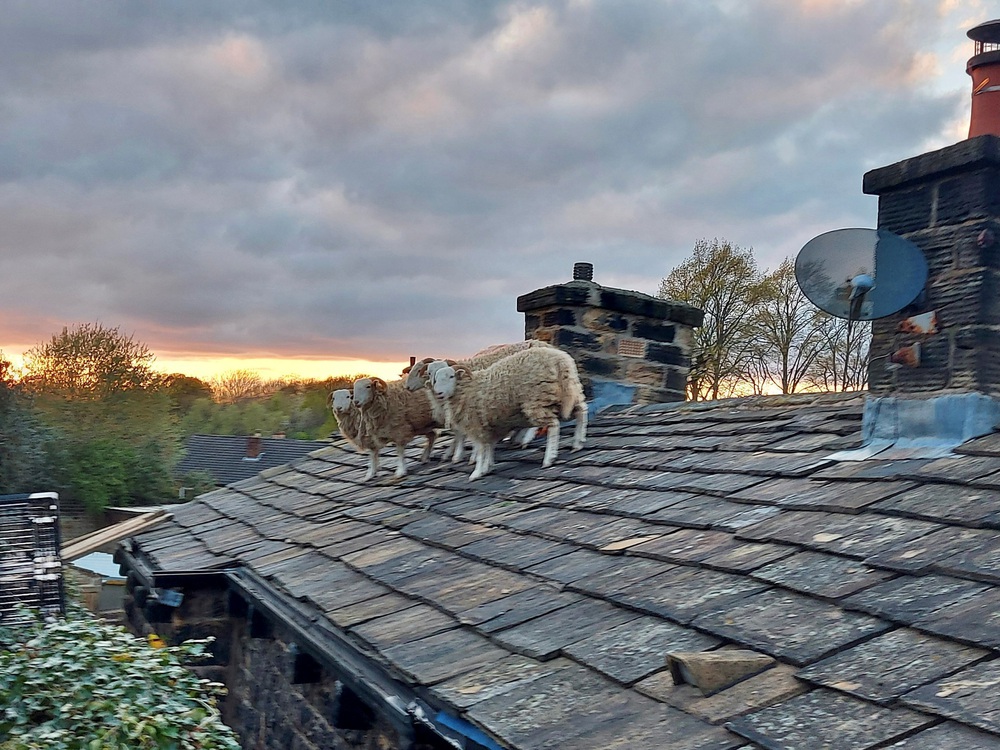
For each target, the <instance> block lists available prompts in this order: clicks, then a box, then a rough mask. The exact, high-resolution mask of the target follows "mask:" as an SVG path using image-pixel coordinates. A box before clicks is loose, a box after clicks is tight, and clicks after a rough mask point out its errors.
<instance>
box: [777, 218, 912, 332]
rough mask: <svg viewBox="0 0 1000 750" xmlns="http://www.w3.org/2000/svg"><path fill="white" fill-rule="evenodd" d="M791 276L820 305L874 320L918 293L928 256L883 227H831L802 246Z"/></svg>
mask: <svg viewBox="0 0 1000 750" xmlns="http://www.w3.org/2000/svg"><path fill="white" fill-rule="evenodd" d="M795 280H796V281H797V282H798V283H799V288H800V289H801V290H802V293H803V294H805V295H806V297H808V298H809V301H810V302H812V303H813V304H814V305H816V307H818V308H819V309H820V310H824V311H826V312H828V313H830V314H831V315H834V316H836V317H838V318H847V319H848V320H875V319H876V318H884V317H886V316H889V315H892V314H893V313H895V312H898V311H900V310H902V309H903V308H904V307H906V306H907V305H908V304H910V303H911V302H913V300H915V299H916V298H917V296H918V295H919V294H920V292H921V291H922V290H923V288H924V284H926V283H927V260H926V259H925V258H924V254H923V251H921V249H920V248H919V247H917V246H916V245H914V244H913V243H912V242H910V241H909V240H905V239H903V238H902V237H900V236H899V235H897V234H893V233H892V232H888V231H886V230H885V229H836V230H834V231H832V232H825V233H824V234H821V235H819V236H818V237H813V238H812V239H811V240H809V242H807V243H806V244H805V245H804V246H803V248H802V249H801V250H800V251H799V254H798V257H796V258H795Z"/></svg>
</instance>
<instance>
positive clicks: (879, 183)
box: [864, 135, 1000, 395]
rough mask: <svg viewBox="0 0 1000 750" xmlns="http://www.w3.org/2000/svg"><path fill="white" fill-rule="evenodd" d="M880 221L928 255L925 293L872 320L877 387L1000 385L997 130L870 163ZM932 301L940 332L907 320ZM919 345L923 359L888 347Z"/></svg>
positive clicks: (870, 187)
mask: <svg viewBox="0 0 1000 750" xmlns="http://www.w3.org/2000/svg"><path fill="white" fill-rule="evenodd" d="M864 191H865V192H866V193H868V194H871V195H877V196H878V197H879V204H878V226H879V228H880V229H887V230H889V231H891V232H894V233H896V234H899V235H901V236H903V237H905V238H906V239H908V240H910V241H912V242H913V243H915V244H916V245H917V246H918V247H920V249H921V250H922V251H923V252H924V255H925V256H926V258H927V264H928V280H927V286H926V294H925V297H924V298H923V299H918V300H917V301H916V303H915V304H913V305H911V306H910V307H908V308H906V309H905V310H903V311H901V312H900V313H898V314H896V315H893V316H890V317H888V318H883V319H881V320H876V321H874V323H873V326H872V347H871V357H872V364H871V367H870V370H869V384H870V388H871V391H872V392H873V393H874V394H880V395H882V394H884V395H888V394H897V393H915V394H921V393H931V392H941V391H946V390H951V391H978V392H982V393H989V394H997V393H1000V137H997V136H994V135H983V136H979V137H977V138H972V139H969V140H966V141H962V142H961V143H957V144H955V145H954V146H949V147H947V148H943V149H940V150H938V151H932V152H930V153H926V154H921V155H920V156H915V157H913V158H911V159H906V160H904V161H901V162H898V163H897V164H892V165H890V166H887V167H882V168H880V169H876V170H873V171H871V172H868V173H867V174H866V175H865V178H864ZM928 311H934V312H935V313H936V318H937V329H938V332H937V333H918V332H913V331H907V330H905V329H906V328H907V326H905V325H902V326H901V323H903V321H904V319H905V318H906V317H907V316H909V315H912V314H914V313H923V312H928ZM914 343H918V344H919V345H920V364H919V366H917V367H906V366H897V365H894V364H893V363H892V362H891V361H890V356H891V355H892V354H893V353H895V352H898V351H900V350H901V349H902V348H903V347H907V346H911V345H912V344H914Z"/></svg>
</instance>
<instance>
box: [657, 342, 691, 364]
mask: <svg viewBox="0 0 1000 750" xmlns="http://www.w3.org/2000/svg"><path fill="white" fill-rule="evenodd" d="M646 358H647V359H649V360H651V361H653V362H662V363H663V364H666V365H676V366H678V367H690V366H691V356H690V355H689V354H688V353H687V352H685V351H683V350H682V349H681V348H680V347H678V346H674V345H672V344H650V345H649V346H648V347H646Z"/></svg>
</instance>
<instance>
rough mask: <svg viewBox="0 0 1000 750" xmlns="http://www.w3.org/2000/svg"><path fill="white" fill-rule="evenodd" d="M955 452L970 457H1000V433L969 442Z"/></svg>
mask: <svg viewBox="0 0 1000 750" xmlns="http://www.w3.org/2000/svg"><path fill="white" fill-rule="evenodd" d="M955 452H956V453H961V454H964V455H969V456H994V457H1000V432H991V433H990V434H989V435H983V436H982V437H978V438H973V439H972V440H968V441H966V442H964V443H962V445H960V446H959V447H958V448H956V449H955Z"/></svg>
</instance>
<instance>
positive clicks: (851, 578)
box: [752, 550, 893, 599]
mask: <svg viewBox="0 0 1000 750" xmlns="http://www.w3.org/2000/svg"><path fill="white" fill-rule="evenodd" d="M752 575H753V577H754V578H759V579H760V580H762V581H768V582H769V583H776V584H778V585H779V586H784V587H785V588H789V589H793V590H794V591H801V592H803V593H805V594H812V595H813V596H819V597H822V598H824V599H840V598H842V597H845V596H848V595H850V594H853V593H854V592H856V591H860V590H861V589H865V588H868V587H869V586H873V585H875V584H876V583H880V582H882V581H885V580H887V579H889V578H892V577H893V574H892V573H888V572H886V571H881V570H874V569H872V568H869V567H868V566H867V565H865V564H864V563H861V562H858V561H857V560H851V559H848V558H844V557H838V556H836V555H828V554H826V553H824V552H812V551H808V550H807V551H804V552H799V553H797V554H795V555H792V556H791V557H785V558H784V559H782V560H780V561H779V562H775V563H772V564H770V565H765V566H764V567H762V568H758V569H757V570H755V571H754V572H753V574H752Z"/></svg>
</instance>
